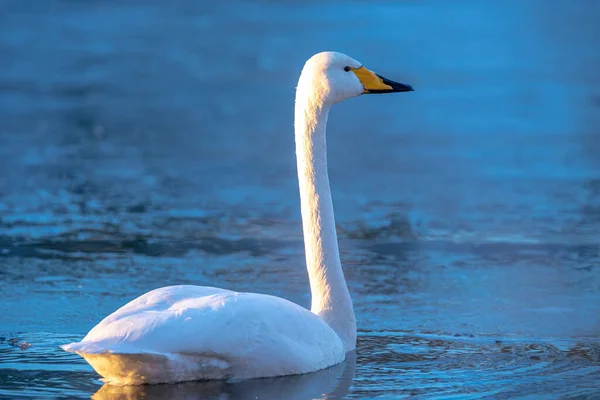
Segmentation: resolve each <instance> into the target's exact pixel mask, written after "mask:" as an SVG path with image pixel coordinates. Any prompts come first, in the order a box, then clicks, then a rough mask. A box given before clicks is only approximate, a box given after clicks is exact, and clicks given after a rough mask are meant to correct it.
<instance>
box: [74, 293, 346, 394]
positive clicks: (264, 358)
mask: <svg viewBox="0 0 600 400" xmlns="http://www.w3.org/2000/svg"><path fill="white" fill-rule="evenodd" d="M64 349H65V350H68V351H73V352H76V353H78V354H80V355H81V356H83V357H84V358H85V359H86V360H87V361H88V362H89V363H90V364H91V365H92V366H93V367H94V369H96V371H97V372H98V373H100V374H101V375H102V376H104V378H105V380H106V381H109V382H111V383H114V384H135V383H141V382H145V383H159V382H174V381H184V380H196V379H227V378H235V379H247V378H255V377H259V376H260V377H267V376H278V375H291V374H298V373H306V372H311V371H316V370H319V369H322V368H326V367H328V366H331V365H334V364H336V363H339V362H341V361H343V360H344V357H345V354H344V351H343V345H342V343H341V340H340V339H339V337H338V336H337V335H336V334H335V332H333V330H332V329H331V328H330V327H329V326H328V325H327V324H326V323H325V322H324V321H323V320H322V319H321V318H319V317H318V316H317V315H315V314H313V313H311V312H310V311H308V310H306V309H304V308H302V307H300V306H298V305H296V304H294V303H291V302H289V301H287V300H284V299H281V298H278V297H274V296H269V295H262V294H255V293H238V292H232V291H228V290H224V289H217V288H210V287H199V286H170V287H165V288H160V289H156V290H153V291H151V292H149V293H146V294H144V295H143V296H141V297H139V298H137V299H135V300H133V301H131V302H130V303H128V304H126V305H125V306H123V307H121V308H120V309H119V310H117V311H116V312H114V313H113V314H111V315H109V316H108V317H106V318H105V319H104V320H103V321H102V322H100V323H99V324H98V325H97V326H96V327H94V328H93V329H92V330H91V331H90V332H89V333H88V335H87V336H86V337H85V338H84V339H83V340H82V341H81V342H79V343H73V344H70V345H67V346H65V347H64Z"/></svg>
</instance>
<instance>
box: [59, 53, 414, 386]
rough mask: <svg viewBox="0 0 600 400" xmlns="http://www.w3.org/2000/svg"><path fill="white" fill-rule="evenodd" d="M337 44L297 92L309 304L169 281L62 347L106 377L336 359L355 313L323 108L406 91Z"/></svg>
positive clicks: (175, 375) (169, 378) (279, 367)
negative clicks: (338, 50) (333, 198)
mask: <svg viewBox="0 0 600 400" xmlns="http://www.w3.org/2000/svg"><path fill="white" fill-rule="evenodd" d="M411 90H412V88H411V87H410V86H408V85H403V84H400V83H397V82H392V81H390V80H387V79H385V78H382V77H380V76H378V75H376V74H374V73H373V72H371V71H369V70H368V69H366V68H365V67H363V66H362V64H361V63H359V62H358V61H356V60H354V59H352V58H350V57H348V56H346V55H344V54H340V53H333V52H325V53H319V54H317V55H315V56H313V57H312V58H311V59H310V60H308V61H307V62H306V64H305V66H304V69H303V70H302V74H301V76H300V80H299V82H298V88H297V92H296V110H295V131H296V158H297V163H298V178H299V182H300V203H301V209H302V225H303V231H304V244H305V252H306V262H307V269H308V275H309V278H310V289H311V294H312V307H311V310H310V311H309V310H307V309H305V308H303V307H300V306H298V305H296V304H294V303H291V302H289V301H287V300H285V299H282V298H278V297H274V296H268V295H263V294H255V293H236V292H232V291H230V290H225V289H218V288H213V287H201V286H170V287H164V288H160V289H156V290H153V291H151V292H149V293H146V294H144V295H142V296H140V297H138V298H137V299H135V300H133V301H131V302H130V303H128V304H126V305H125V306H123V307H121V308H120V309H119V310H117V311H115V312H114V313H113V314H111V315H109V316H108V317H106V318H105V319H104V320H103V321H101V322H100V323H99V324H98V325H96V326H95V327H94V328H93V329H92V330H91V331H90V332H89V333H88V334H87V336H86V337H85V338H84V339H83V340H82V341H81V342H79V343H71V344H69V345H66V346H63V348H64V349H65V350H67V351H71V352H75V353H77V354H79V355H81V356H82V357H84V358H85V360H86V361H87V362H89V363H90V364H91V365H92V367H93V368H94V369H95V370H96V371H97V372H98V373H99V374H100V375H102V376H103V377H104V380H105V382H109V383H114V384H121V385H123V384H125V385H127V384H141V383H161V382H164V383H168V382H181V381H189V380H200V379H229V378H231V379H247V378H259V377H273V376H280V375H293V374H302V373H307V372H313V371H317V370H320V369H323V368H327V367H330V366H332V365H335V364H338V363H340V362H342V361H344V358H345V355H346V353H347V352H349V351H353V350H354V349H355V348H356V320H355V317H354V310H353V307H352V300H351V299H350V293H349V292H348V287H347V285H346V280H345V278H344V273H343V271H342V266H341V263H340V254H339V250H338V242H337V235H336V231H335V221H334V217H333V204H332V201H331V192H330V188H329V177H328V175H327V148H326V147H327V146H326V140H325V127H326V124H327V117H328V115H329V110H330V108H331V107H332V106H333V105H334V104H335V103H338V102H340V101H342V100H345V99H348V98H351V97H356V96H359V95H361V94H363V93H389V92H407V91H411Z"/></svg>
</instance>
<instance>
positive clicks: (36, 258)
mask: <svg viewBox="0 0 600 400" xmlns="http://www.w3.org/2000/svg"><path fill="white" fill-rule="evenodd" d="M598 13H600V2H597V1H594V0H587V1H586V0H582V1H579V2H577V5H575V4H574V3H573V2H569V1H566V0H556V1H553V2H551V4H550V3H549V2H546V1H542V0H526V1H522V0H505V1H496V2H489V1H488V2H484V1H475V0H471V1H469V0H458V1H452V2H449V1H445V0H425V1H396V2H388V1H374V2H362V1H354V0H346V1H343V2H342V1H319V2H318V1H306V0H305V1H293V0H287V1H280V2H275V1H266V0H262V1H253V2H243V1H229V2H203V1H192V0H182V1H173V2H161V1H145V2H137V1H116V0H108V1H87V2H79V1H67V0H62V1H59V0H47V1H35V2H34V1H20V0H5V1H0V277H1V280H0V291H1V293H2V312H1V313H0V398H6V399H34V398H35V399H38V398H89V397H90V396H91V395H94V398H95V399H135V398H145V399H166V398H169V399H255V398H258V399H313V398H319V399H320V398H327V399H339V398H357V399H358V398H360V399H363V398H364V399H372V398H378V399H399V398H408V397H415V398H440V399H450V398H457V399H458V398H460V399H463V398H466V399H468V398H482V397H483V398H500V399H509V398H510V399H515V398H523V399H543V398H548V399H556V398H577V399H594V398H600V74H598V71H599V70H600V52H599V51H598V48H600V46H599V41H600V25H598V23H597V15H598ZM322 50H337V51H342V52H345V53H347V54H349V55H351V56H352V57H354V58H356V59H358V60H360V61H361V62H363V63H364V64H365V66H367V67H368V68H371V69H373V70H375V71H377V72H378V73H380V74H382V75H383V76H386V77H389V78H390V79H394V80H398V81H401V82H406V83H409V84H411V85H413V86H414V87H415V89H416V90H415V92H412V93H405V94H398V95H385V96H384V95H382V96H363V97H361V98H358V99H353V100H351V101H347V102H345V103H342V104H339V105H337V106H336V108H335V109H334V110H333V112H332V114H331V116H330V118H329V127H328V147H329V168H330V171H329V172H330V179H331V182H332V190H333V197H334V203H335V210H336V221H337V223H338V232H339V237H340V250H341V253H342V254H341V256H342V261H343V264H344V269H345V275H346V278H347V280H348V284H349V287H350V291H351V294H352V297H353V301H354V305H355V309H356V314H357V319H358V326H359V335H358V349H357V354H356V355H355V356H353V357H350V358H349V360H348V361H347V362H346V363H344V364H342V365H339V366H336V367H334V368H331V369H328V370H325V371H321V372H319V373H316V374H309V375H304V376H299V377H289V378H278V379H267V380H256V381H247V382H237V383H235V382H234V383H232V382H192V383H186V384H181V385H159V386H141V387H125V388H115V387H110V386H102V382H100V380H99V376H98V375H97V374H95V373H94V372H93V370H92V369H91V367H89V366H88V365H87V364H86V363H85V362H84V361H83V360H82V359H81V358H79V357H78V356H76V355H72V354H70V353H66V352H63V351H62V350H61V349H60V348H59V347H58V346H59V345H60V344H64V343H69V342H71V341H74V340H79V339H81V338H82V337H83V336H84V335H85V334H86V332H87V331H88V330H89V329H91V328H92V327H93V326H94V325H95V324H96V323H97V322H99V321H100V320H101V319H102V318H103V317H104V316H106V315H108V314H109V313H111V312H112V311H114V310H115V309H117V308H118V307H120V306H121V305H123V304H125V303H126V302H127V301H129V300H131V299H133V298H135V297H137V296H139V295H140V294H142V293H144V292H146V291H148V290H151V289H154V288H156V287H160V286H166V285H171V284H197V285H210V286H219V287H226V288H229V289H233V290H240V291H255V292H262V293H269V294H273V295H277V296H280V297H284V298H287V299H290V300H292V301H294V302H296V303H298V304H301V305H303V306H308V305H309V304H310V294H309V287H308V280H307V276H306V271H305V269H304V258H303V257H304V256H303V247H302V236H301V234H302V231H301V222H300V211H299V201H298V189H297V178H296V169H295V168H296V166H295V158H294V155H295V153H294V136H293V101H294V90H295V85H296V82H297V78H298V75H299V73H300V71H301V68H302V65H303V63H304V61H305V60H306V59H307V58H309V57H310V56H311V55H312V54H314V53H316V52H319V51H322Z"/></svg>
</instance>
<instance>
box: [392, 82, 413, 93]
mask: <svg viewBox="0 0 600 400" xmlns="http://www.w3.org/2000/svg"><path fill="white" fill-rule="evenodd" d="M392 89H393V90H394V92H414V91H415V89H413V87H412V86H410V85H406V84H404V83H398V82H394V84H393V85H392Z"/></svg>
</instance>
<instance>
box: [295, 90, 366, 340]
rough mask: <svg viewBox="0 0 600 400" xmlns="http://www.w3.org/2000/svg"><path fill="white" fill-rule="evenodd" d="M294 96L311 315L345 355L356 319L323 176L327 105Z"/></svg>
mask: <svg viewBox="0 0 600 400" xmlns="http://www.w3.org/2000/svg"><path fill="white" fill-rule="evenodd" d="M315 97H318V96H311V95H310V93H309V94H308V95H305V93H303V92H302V90H301V89H300V88H299V90H298V93H297V95H296V113H295V131H296V157H297V162H298V179H299V181H300V204H301V208H302V227H303V231H304V248H305V253H306V267H307V269H308V276H309V280H310V290H311V294H312V305H311V311H312V312H313V313H315V314H317V315H319V316H320V317H321V318H323V320H325V322H327V323H328V324H329V326H330V327H331V328H332V329H333V330H334V331H335V332H336V333H337V334H338V336H339V337H340V339H342V342H343V343H344V348H345V349H346V351H350V350H354V348H355V347H356V319H355V316H354V309H353V307H352V300H351V298H350V293H349V292H348V286H346V280H345V278H344V272H343V270H342V265H341V262H340V253H339V250H338V241H337V234H336V230H335V219H334V216H333V203H332V201H331V191H330V189H329V177H328V175H327V145H326V140H325V126H326V124H327V116H328V114H329V105H327V104H323V102H322V101H319V99H318V98H315Z"/></svg>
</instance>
